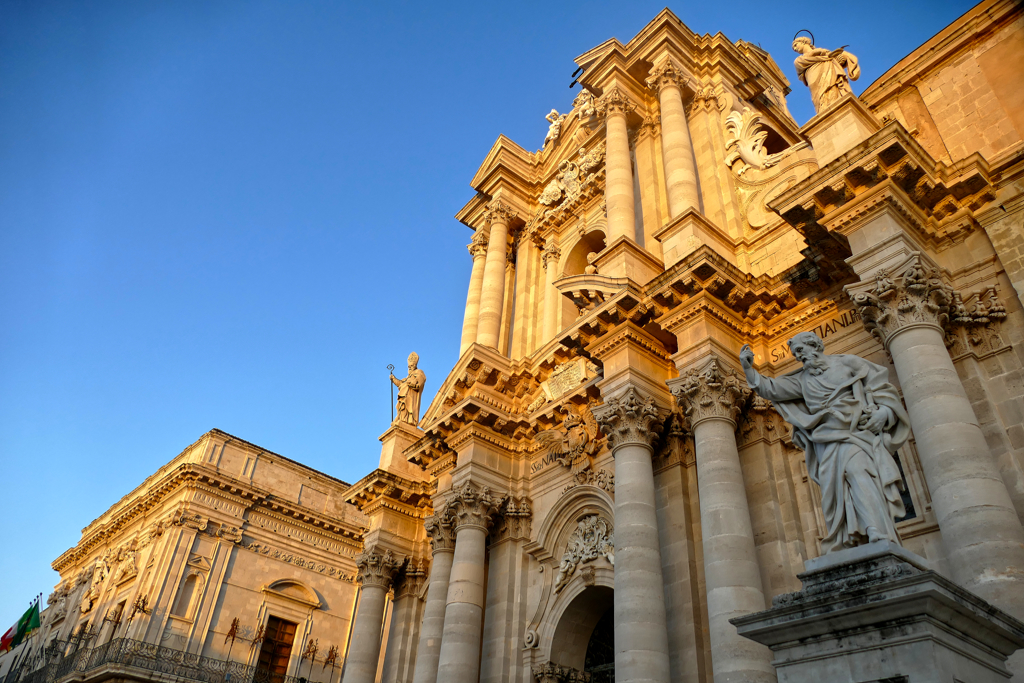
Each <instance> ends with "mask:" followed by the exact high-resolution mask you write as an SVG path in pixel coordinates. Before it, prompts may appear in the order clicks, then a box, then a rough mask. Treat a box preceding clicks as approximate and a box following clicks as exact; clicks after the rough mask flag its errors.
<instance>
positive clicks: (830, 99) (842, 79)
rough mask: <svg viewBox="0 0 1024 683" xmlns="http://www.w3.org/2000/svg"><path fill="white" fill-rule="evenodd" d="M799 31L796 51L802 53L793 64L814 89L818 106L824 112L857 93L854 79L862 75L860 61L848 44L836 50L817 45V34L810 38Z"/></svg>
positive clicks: (796, 39) (797, 73) (801, 80)
mask: <svg viewBox="0 0 1024 683" xmlns="http://www.w3.org/2000/svg"><path fill="white" fill-rule="evenodd" d="M799 33H800V32H797V35H796V36H795V37H794V38H793V51H794V52H798V53H800V56H799V57H797V58H796V60H795V61H794V62H793V64H794V66H796V75H797V77H798V78H799V79H800V82H801V83H803V84H804V85H806V86H807V87H808V88H810V90H811V100H812V101H813V102H814V110H815V111H816V112H818V113H820V112H822V111H824V110H825V109H827V108H828V106H829V105H830V104H832V103H834V102H838V101H839V100H841V99H842V98H844V97H845V96H847V95H850V94H852V93H853V91H852V90H851V89H850V81H855V80H857V79H858V78H860V65H859V64H858V63H857V58H856V57H854V56H853V55H852V54H850V53H849V52H847V51H846V50H845V49H844V48H845V46H843V47H841V48H838V49H836V50H826V49H825V48H821V47H815V46H814V40H813V38H814V37H813V36H811V37H810V38H808V37H807V36H801V35H799Z"/></svg>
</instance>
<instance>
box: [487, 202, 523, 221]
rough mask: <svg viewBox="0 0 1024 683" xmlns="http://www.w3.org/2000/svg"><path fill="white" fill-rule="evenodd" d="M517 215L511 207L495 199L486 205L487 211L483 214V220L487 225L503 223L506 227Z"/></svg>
mask: <svg viewBox="0 0 1024 683" xmlns="http://www.w3.org/2000/svg"><path fill="white" fill-rule="evenodd" d="M517 215H518V214H517V213H516V212H515V209H513V208H512V207H511V206H509V205H508V204H506V203H505V202H503V201H501V200H500V199H495V200H494V201H492V202H491V203H490V204H488V205H487V211H486V212H485V213H484V220H485V221H486V222H487V224H488V225H490V224H491V223H503V224H505V225H508V224H509V223H511V222H512V219H513V218H515V217H516V216H517Z"/></svg>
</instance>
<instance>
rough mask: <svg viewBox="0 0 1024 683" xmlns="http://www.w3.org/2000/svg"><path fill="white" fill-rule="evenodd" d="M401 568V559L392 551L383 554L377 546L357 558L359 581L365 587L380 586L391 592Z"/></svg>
mask: <svg viewBox="0 0 1024 683" xmlns="http://www.w3.org/2000/svg"><path fill="white" fill-rule="evenodd" d="M401 566H402V561H401V559H400V558H397V557H395V554H394V553H393V552H391V550H390V549H388V550H385V551H383V552H381V551H380V549H379V548H378V547H377V546H374V547H372V548H368V549H366V550H365V551H363V553H362V554H361V555H359V557H357V558H356V568H357V569H358V570H359V572H358V577H359V581H360V582H361V583H362V584H363V586H364V587H365V586H379V587H381V588H383V589H384V590H389V589H390V588H391V584H392V582H393V581H394V579H395V574H397V573H398V570H399V568H400V567H401Z"/></svg>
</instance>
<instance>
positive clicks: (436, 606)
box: [412, 506, 455, 683]
mask: <svg viewBox="0 0 1024 683" xmlns="http://www.w3.org/2000/svg"><path fill="white" fill-rule="evenodd" d="M425 526H426V528H427V533H428V534H430V544H431V550H432V553H433V561H432V562H431V565H430V584H429V585H428V586H427V604H426V605H424V607H423V624H422V625H421V626H420V642H419V645H418V646H417V648H416V670H415V671H414V672H413V679H412V680H413V683H437V665H438V662H439V658H440V655H441V635H442V633H444V611H445V605H447V603H448V585H449V581H450V579H451V573H452V556H453V554H454V552H455V517H454V515H452V514H451V511H450V509H449V508H448V506H442V507H441V508H440V509H439V510H438V511H437V512H436V513H435V514H434V516H432V517H428V518H427V520H426V522H425Z"/></svg>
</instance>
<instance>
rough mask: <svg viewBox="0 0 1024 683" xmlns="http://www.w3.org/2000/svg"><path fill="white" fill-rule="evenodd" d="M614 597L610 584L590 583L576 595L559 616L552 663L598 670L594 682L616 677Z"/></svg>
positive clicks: (606, 682) (590, 670) (603, 682)
mask: <svg viewBox="0 0 1024 683" xmlns="http://www.w3.org/2000/svg"><path fill="white" fill-rule="evenodd" d="M614 597H615V592H614V591H613V590H612V589H611V588H609V587H608V586H588V587H587V588H585V589H584V590H583V591H582V592H581V593H580V594H579V595H577V596H576V597H575V598H573V600H572V602H571V603H569V605H568V606H567V607H566V608H565V610H564V611H563V612H562V616H561V617H560V618H559V619H558V626H557V627H556V628H555V633H554V637H553V638H552V639H551V661H552V663H554V664H559V665H561V666H569V667H572V668H573V669H576V670H577V671H588V672H590V673H592V674H599V675H600V677H595V678H594V683H598V681H600V683H609V682H611V681H614V680H615V678H614V671H615V669H614V663H615V645H614V640H613V638H614V635H613V633H614V631H613V629H612V605H613V602H614ZM588 660H589V661H588ZM609 664H610V665H611V666H608V665H609ZM596 667H600V669H596ZM595 669H596V670H595Z"/></svg>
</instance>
